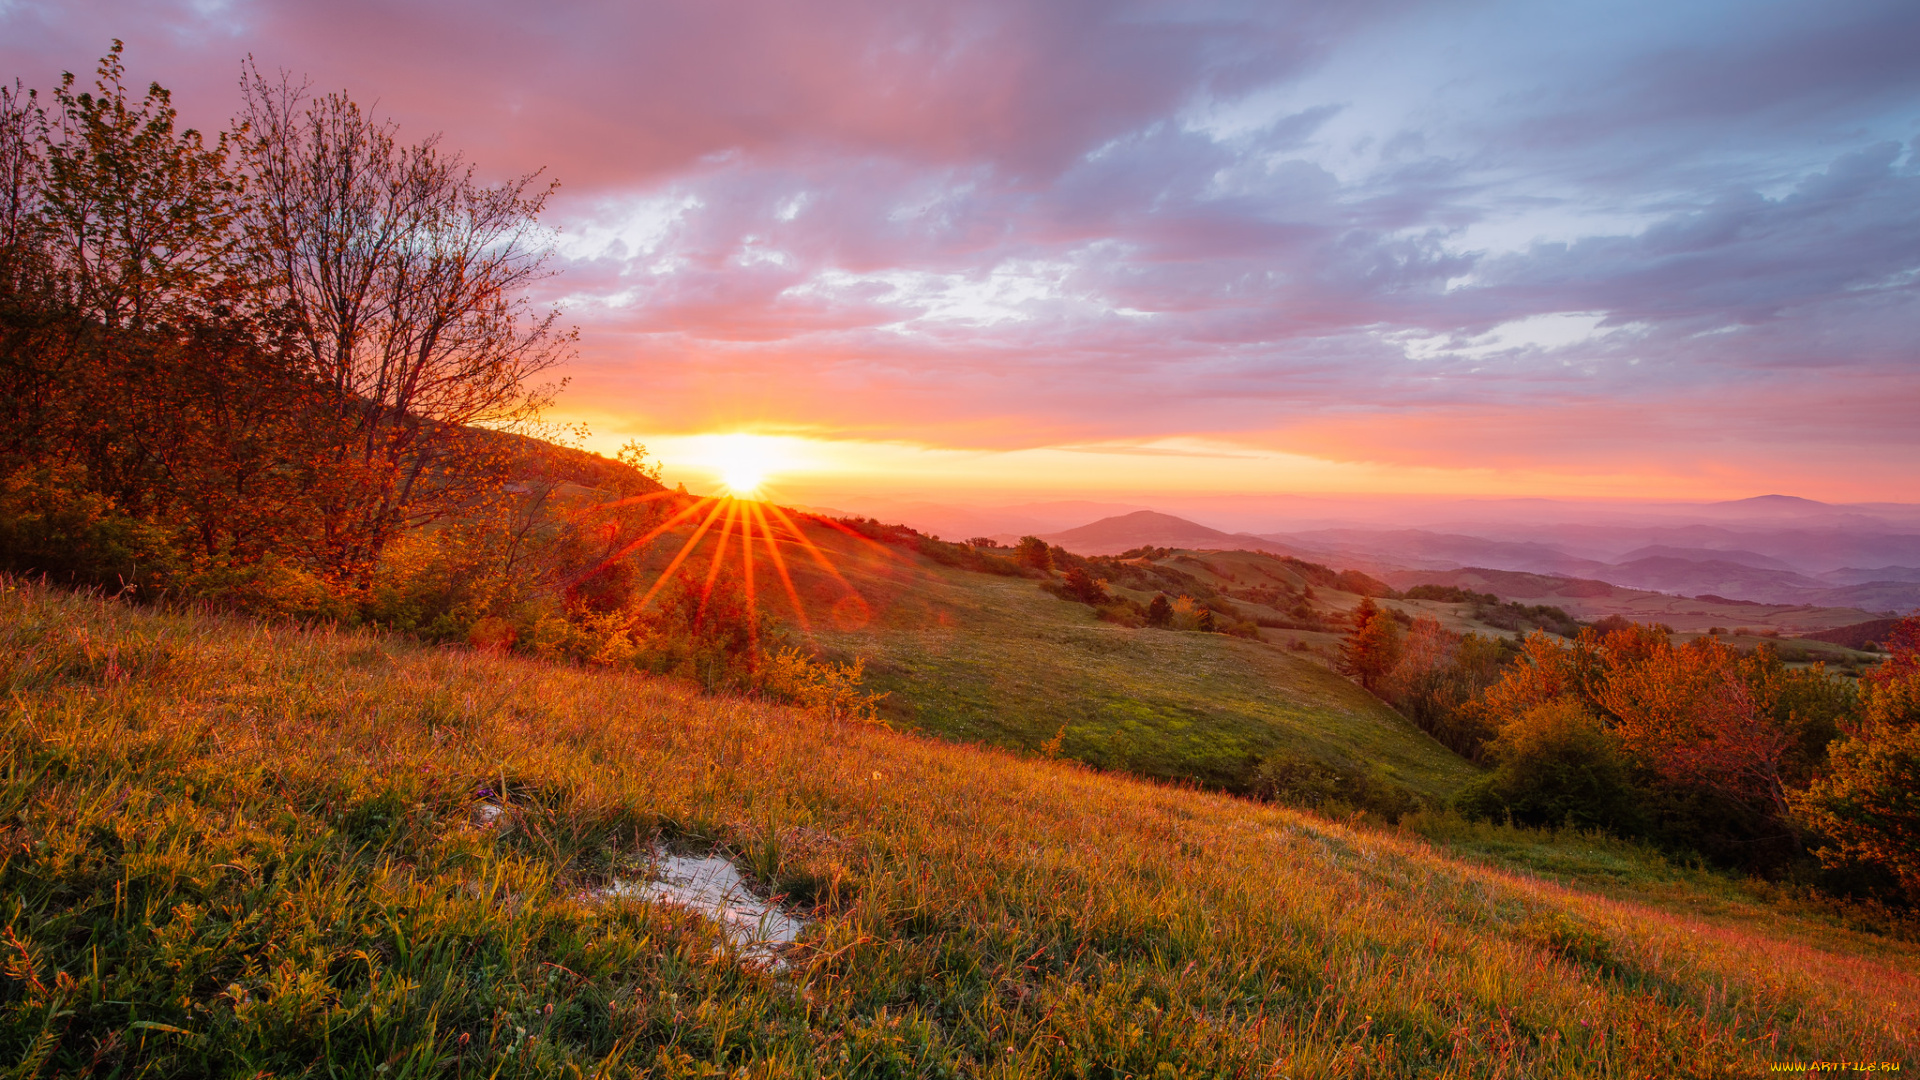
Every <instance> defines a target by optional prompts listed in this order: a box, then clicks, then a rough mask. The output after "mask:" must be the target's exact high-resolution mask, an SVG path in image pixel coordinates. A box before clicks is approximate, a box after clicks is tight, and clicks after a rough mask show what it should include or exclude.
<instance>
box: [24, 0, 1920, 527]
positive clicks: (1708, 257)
mask: <svg viewBox="0 0 1920 1080" xmlns="http://www.w3.org/2000/svg"><path fill="white" fill-rule="evenodd" d="M115 37H118V38H121V39H124V40H125V41H126V43H127V51H126V63H127V67H128V74H129V78H130V81H134V82H145V81H147V80H158V81H160V82H161V83H163V84H165V85H167V86H168V87H170V88H172V89H173V90H174V91H175V95H176V101H177V103H178V104H179V105H180V107H181V111H182V114H183V119H184V120H186V121H187V122H191V123H194V124H197V125H199V126H201V127H204V128H209V129H213V128H218V127H220V126H222V124H223V122H224V121H225V119H226V118H227V117H228V116H230V115H231V114H232V112H233V111H234V109H235V106H236V104H237V99H238V78H239V70H240V64H241V61H242V59H243V58H244V57H246V56H249V55H251V56H252V57H253V58H254V59H255V61H256V62H257V63H258V64H259V65H260V66H261V67H262V68H263V69H265V70H268V71H272V70H274V69H276V68H277V69H284V70H286V71H289V72H292V73H294V74H295V75H297V76H303V77H305V78H308V79H310V80H311V81H312V83H313V85H314V86H315V88H316V89H319V90H332V89H342V90H345V91H346V92H348V93H349V94H350V95H351V96H353V97H354V98H355V99H357V100H359V101H362V102H365V103H371V104H373V105H374V106H375V107H376V109H377V110H378V111H380V112H383V113H385V114H387V115H390V116H391V117H393V118H394V119H396V120H397V121H398V122H399V123H400V124H401V127H402V134H403V135H404V136H410V137H413V138H422V137H425V136H427V135H430V134H432V133H435V132H441V133H444V140H445V143H444V145H446V146H448V147H451V148H455V149H458V150H460V151H462V152H463V153H465V154H466V155H467V157H468V158H469V159H470V160H471V161H473V162H474V163H475V164H476V165H477V166H478V168H479V170H480V173H481V175H482V176H485V177H493V178H506V177H509V176H513V175H518V174H521V173H526V172H531V171H534V170H538V169H544V170H545V173H544V174H543V175H544V176H546V177H551V178H553V179H557V180H558V181H559V182H560V183H561V185H562V187H561V189H560V193H559V195H558V197H557V198H556V200H555V201H554V202H553V203H552V204H551V206H550V208H549V212H548V214H547V216H546V218H545V220H546V222H547V223H548V224H549V225H551V226H553V227H554V228H555V229H556V230H557V233H556V239H555V257H554V258H553V260H552V262H551V263H550V267H551V269H553V270H554V271H556V273H555V274H554V276H553V277H551V278H549V279H548V280H546V281H545V282H543V284H542V286H541V289H542V293H541V297H540V299H541V300H542V302H552V303H558V304H560V305H561V306H562V307H563V309H564V311H565V316H564V318H565V319H566V320H567V321H568V322H570V323H572V324H575V325H577V326H578V327H579V329H580V348H579V355H578V357H577V358H576V359H575V360H574V362H573V363H572V364H571V365H570V366H569V368H568V374H569V375H570V377H571V382H570V383H569V385H568V386H567V388H566V389H565V391H564V392H563V393H562V394H561V396H560V398H559V399H558V402H557V405H556V407H555V409H554V412H553V419H555V420H557V421H581V422H585V423H586V424H588V425H589V427H590V428H591V430H592V432H593V435H592V438H591V439H590V440H589V445H592V446H594V447H595V448H598V449H602V450H611V449H612V448H614V447H616V446H618V445H620V444H621V443H622V442H623V441H625V440H626V439H629V438H634V439H639V440H641V441H643V442H645V443H646V444H647V445H648V447H649V448H650V449H651V450H652V451H653V452H654V453H655V455H656V456H657V457H658V458H659V459H660V460H661V461H662V462H663V463H664V464H665V466H666V471H667V475H668V479H669V480H675V479H680V480H684V481H685V482H687V483H688V485H689V487H691V488H694V489H695V490H699V489H701V488H702V486H703V485H711V484H712V483H714V482H715V478H716V476H717V474H718V472H719V471H720V470H721V469H722V468H723V467H726V466H728V464H729V462H734V461H736V460H737V459H738V458H740V457H742V456H746V457H751V458H755V459H756V460H757V463H758V464H759V466H760V467H762V468H764V469H766V470H770V472H771V477H770V490H771V491H774V492H778V493H782V494H785V495H787V496H789V497H792V498H795V499H796V500H813V501H829V502H831V501H835V500H836V499H837V500H840V501H842V502H844V501H845V500H846V499H848V498H853V497H855V496H857V495H858V494H859V493H861V492H866V493H890V494H891V495H893V496H899V495H902V494H906V493H917V494H925V495H929V496H943V497H944V496H951V497H955V498H990V497H991V498H1013V497H1035V498H1038V497H1097V498H1122V497H1125V498H1145V497H1148V496H1151V495H1153V494H1154V493H1162V494H1164V493H1168V492H1184V493H1189V494H1193V493H1199V494H1210V495H1213V494H1217V495H1223V496H1224V495H1229V494H1249V495H1258V494H1278V493H1328V492H1354V493H1383V494H1392V493H1407V494H1420V495H1424V496H1434V495H1459V496H1519V497H1553V498H1592V499H1628V498H1633V499H1676V500H1684V499H1720V498H1726V499H1733V498H1743V497H1748V496H1754V495H1762V494H1768V493H1774V492H1781V493H1788V494H1794V495H1800V496H1805V497H1808V498H1815V499H1822V500H1826V501H1835V502H1858V501H1904V502H1920V422H1916V419H1915V418H1916V417H1920V343H1917V342H1920V335H1916V330H1920V62H1916V61H1915V59H1914V57H1915V56H1916V55H1920V5H1917V4H1914V3H1912V2H1911V0H1886V2H1878V0H1873V2H1869V0H1803V2H1793V3H1780V2H1767V0H1739V2H1717V0H1695V2H1690V3H1686V4H1674V3H1672V2H1671V0H1661V2H1641V0H1606V2H1604V3H1603V2H1590V0H1561V2H1555V3H1540V2H1538V0H1530V2H1514V0H1508V2H1502V0H1487V2H1446V3H1420V2H1413V0H1405V2H1402V0H1339V2H1331V0H1329V2H1317V0H1264V2H1259V3H1250V4H1232V3H1211V2H1205V0H1188V2H1181V3H1168V4H1148V3H1129V2H1107V3H1087V2H1080V0H1048V2H1044V3H1041V2H1033V0H1028V2H1025V3H1014V2H1005V0H939V2H926V3H921V2H912V0H885V2H880V0H875V2H851V0H815V2H812V3H808V4H792V3H774V2H768V0H687V2H656V0H623V2H619V3H609V2H599V3H554V4H542V5H534V4H526V3H524V2H518V3H504V2H499V0H462V2H460V3H453V2H451V0H438V2H431V0H381V2H378V3H375V2H370V0H332V2H328V3H317V2H306V3H295V2H289V0H185V2H182V0H144V2H130V0H60V2H57V3H52V2H43V0H0V64H4V66H0V73H5V74H8V75H10V76H18V77H19V78H20V79H22V80H23V81H24V82H25V83H26V84H27V85H29V86H39V87H42V88H47V87H50V86H52V85H54V84H55V82H56V81H57V79H58V78H59V74H60V72H61V71H63V70H73V71H77V72H80V73H82V74H83V75H84V74H86V73H88V72H90V71H91V70H92V67H93V65H94V62H95V60H96V59H97V58H98V57H99V56H100V55H101V54H102V53H103V52H105V50H106V47H107V45H108V43H109V40H110V39H112V38H115Z"/></svg>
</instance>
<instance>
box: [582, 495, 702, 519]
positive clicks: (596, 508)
mask: <svg viewBox="0 0 1920 1080" xmlns="http://www.w3.org/2000/svg"><path fill="white" fill-rule="evenodd" d="M679 494H681V493H680V492H678V491H651V492H648V493H647V494H645V495H628V496H627V497H625V498H622V499H614V500H612V501H610V502H603V503H595V504H594V505H592V506H590V507H588V508H587V512H588V513H590V514H597V513H599V512H601V511H602V510H613V509H617V508H619V507H622V506H638V505H639V504H641V503H646V502H652V501H653V500H655V499H671V498H673V497H674V496H676V495H679Z"/></svg>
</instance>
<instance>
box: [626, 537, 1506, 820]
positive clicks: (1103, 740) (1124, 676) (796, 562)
mask: <svg viewBox="0 0 1920 1080" xmlns="http://www.w3.org/2000/svg"><path fill="white" fill-rule="evenodd" d="M800 521H801V522H803V523H804V528H805V530H806V534H807V537H808V541H809V542H810V543H811V544H813V545H814V546H815V547H816V548H817V549H818V550H819V551H820V552H822V553H823V554H824V556H825V558H826V560H827V562H828V563H829V564H830V565H831V566H832V567H833V569H832V570H831V571H828V570H826V569H824V568H823V567H822V566H821V565H820V563H819V562H818V561H816V560H815V559H814V558H813V556H812V552H811V551H809V550H807V549H806V548H805V547H804V546H803V545H802V544H800V543H797V542H795V541H794V540H793V538H792V536H791V534H789V533H785V532H782V533H781V534H780V535H781V540H780V542H779V544H778V548H779V550H780V551H782V552H783V553H784V554H783V558H784V561H785V564H786V566H787V567H788V569H789V572H790V573H791V575H792V577H793V579H794V582H795V585H796V587H797V590H798V591H799V593H800V594H801V597H802V607H803V609H804V614H805V616H806V618H805V620H804V621H805V623H806V625H808V626H809V627H810V632H809V633H808V634H806V635H796V638H797V639H798V640H800V641H802V642H804V641H807V640H811V641H812V642H813V643H814V644H815V645H817V646H819V647H821V648H824V649H825V650H826V651H827V652H828V653H829V654H831V655H833V656H836V657H840V658H844V659H853V658H859V659H861V660H862V661H863V662H864V663H865V664H866V673H867V679H866V684H867V686H869V687H870V688H872V689H874V690H878V691H882V692H886V693H887V694H888V695H889V696H888V699H887V700H886V701H885V702H884V703H883V704H882V709H883V712H884V713H885V715H886V716H887V718H888V719H889V720H890V721H891V722H893V723H895V724H896V725H899V726H903V727H910V728H914V729H918V730H921V731H925V732H928V733H931V734H937V735H941V736H944V737H947V738H952V739H959V740H962V741H965V742H980V743H987V744H991V745H995V746H1001V747H1006V748H1010V749H1024V750H1036V749H1038V748H1039V747H1041V746H1042V745H1043V744H1045V743H1046V742H1047V741H1048V740H1050V739H1053V738H1055V737H1056V736H1058V737H1059V738H1060V752H1061V753H1062V754H1064V755H1065V756H1067V757H1070V758H1075V759H1078V760H1080V761H1084V762H1086V763H1088V764H1092V765H1096V766H1098V767H1100V768H1105V769H1118V770H1123V771H1126V772H1131V773H1135V774H1137V775H1141V776H1150V777H1156V778H1160V779H1172V780H1191V781H1195V782H1198V783H1201V784H1204V785H1207V786H1210V787H1220V788H1226V789H1229V790H1241V791H1244V790H1248V789H1250V788H1251V787H1252V786H1253V784H1254V776H1255V772H1256V770H1257V768H1258V766H1259V763H1260V760H1261V759H1262V758H1263V757H1265V756H1267V755H1269V754H1272V753H1273V752H1275V751H1276V750H1282V749H1284V750H1286V751H1288V752H1291V753H1296V754H1304V755H1307V756H1310V757H1315V758H1319V759H1321V760H1323V761H1326V762H1328V763H1330V764H1334V765H1337V766H1342V767H1347V768H1352V769H1357V770H1360V771H1368V770H1372V769H1376V768H1377V769H1379V770H1381V771H1383V772H1385V773H1386V774H1387V776H1388V777H1389V778H1391V779H1392V780H1394V781H1396V782H1398V783H1399V784H1401V785H1402V786H1405V787H1407V788H1410V789H1412V790H1413V791H1415V792H1418V793H1420V794H1422V795H1424V796H1425V797H1426V798H1427V799H1428V800H1429V801H1430V802H1434V803H1444V802H1445V801H1446V800H1447V799H1448V798H1450V797H1451V796H1452V794H1453V793H1454V792H1455V791H1456V790H1458V788H1459V787H1460V785H1461V784H1463V783H1465V782H1466V780H1468V779H1469V778H1470V777H1471V776H1472V775H1473V773H1474V771H1475V770H1474V767H1473V766H1471V765H1469V764H1468V763H1467V762H1466V761H1464V760H1462V759H1461V758H1460V757H1458V756H1457V755H1455V754H1454V753H1453V752H1452V751H1450V750H1448V749H1446V748H1445V747H1443V746H1441V745H1440V744H1439V743H1437V742H1435V741H1434V740H1433V739H1432V738H1430V737H1429V736H1427V735H1426V734H1425V733H1424V732H1422V731H1420V730H1419V729H1418V728H1417V727H1415V726H1414V725H1413V724H1411V723H1410V722H1408V721H1407V720H1406V719H1404V718H1403V717H1401V716H1399V715H1398V714H1397V713H1395V712H1394V711H1393V710H1392V709H1389V708H1388V707H1386V706H1385V705H1384V704H1382V703H1381V702H1380V701H1379V700H1378V699H1377V698H1375V697H1373V695H1371V694H1368V693H1366V692H1365V691H1363V690H1361V689H1360V688H1359V687H1357V686H1355V685H1354V684H1353V683H1352V682H1350V681H1349V680H1347V679H1345V678H1342V677H1340V676H1338V675H1335V674H1333V673H1332V672H1330V671H1329V670H1327V668H1326V667H1325V666H1324V665H1323V664H1321V663H1316V662H1314V661H1312V660H1308V659H1304V658H1302V657H1301V656H1300V655H1299V654H1297V653H1293V652H1290V651H1289V650H1287V649H1285V648H1282V647H1281V646H1280V645H1279V644H1277V643H1269V642H1261V641H1246V640H1241V639H1237V638H1231V637H1227V636H1224V635H1220V634H1205V633H1197V632H1178V631H1167V630H1154V629H1145V628H1138V629H1130V628H1127V627H1122V626H1116V625H1113V624H1111V623H1104V622H1100V621H1099V620H1098V619H1096V618H1095V616H1094V613H1093V610H1092V609H1091V608H1089V607H1087V606H1086V605H1084V604H1077V603H1070V602H1065V601H1062V600H1059V599H1056V598H1055V597H1053V596H1051V595H1049V594H1047V593H1045V592H1043V591H1041V588H1040V585H1039V582H1037V581H1036V580H1034V579H1032V578H1027V577H1002V576H994V575H992V574H985V573H976V572H972V571H968V570H963V569H958V568H955V567H950V566H943V565H940V564H939V563H937V562H934V561H932V560H930V559H928V558H926V557H924V556H923V555H920V554H917V553H916V552H915V551H914V550H913V549H912V548H911V547H906V546H900V545H894V544H878V543H875V542H873V541H871V540H866V539H861V538H856V537H853V536H849V535H847V534H845V533H843V532H840V531H838V530H836V529H833V528H831V527H829V526H827V525H825V524H823V523H821V522H819V521H817V520H813V519H807V518H802V519H800ZM710 535H711V534H710ZM720 543H721V540H720V539H719V538H718V537H713V538H711V539H704V540H702V542H701V545H700V546H699V547H697V548H695V549H694V550H693V553H692V554H691V555H689V556H688V559H687V565H692V566H695V567H698V568H703V569H704V568H705V567H707V566H708V565H710V561H711V559H712V551H713V548H714V547H715V546H716V545H718V544H720ZM731 543H732V541H729V544H730V545H731ZM680 546H681V545H680V544H678V543H672V542H666V543H662V544H660V545H659V546H658V547H657V548H656V549H654V550H652V551H649V552H647V553H646V555H645V556H644V561H643V565H644V567H645V569H644V570H643V571H642V577H643V578H651V577H652V576H654V575H655V574H657V573H658V572H659V571H660V570H662V569H664V568H665V566H666V565H667V564H668V562H669V560H670V556H671V555H672V554H673V553H674V552H675V551H677V550H678V549H679V548H680ZM729 550H731V547H729ZM1217 561H1218V560H1217ZM1264 561H1265V562H1268V563H1271V562H1272V560H1264ZM1170 562H1171V563H1173V564H1177V565H1181V566H1183V567H1184V568H1185V569H1184V570H1183V572H1191V573H1193V574H1200V575H1207V574H1208V572H1207V570H1206V569H1205V568H1206V567H1207V566H1209V565H1212V564H1209V563H1207V562H1205V561H1203V560H1199V559H1195V558H1192V557H1190V556H1176V557H1175V558H1174V559H1173V560H1170ZM734 565H737V558H736V561H735V563H734ZM1276 565H1277V564H1276ZM757 575H758V580H761V581H765V580H767V579H768V578H770V577H772V575H771V574H770V573H769V569H768V568H767V567H765V566H762V567H761V568H760V569H759V570H758V571H757ZM1208 576H1211V575H1208ZM850 592H851V593H852V594H853V595H856V596H857V597H858V600H854V599H852V598H851V597H850V595H849V593H850ZM761 595H762V596H763V597H764V598H765V600H766V602H767V603H768V604H769V605H770V607H771V608H772V609H773V610H775V611H776V612H778V613H779V614H781V615H782V616H783V617H785V618H786V619H787V620H788V621H789V623H790V624H792V625H795V626H798V625H800V624H801V623H802V621H803V620H802V618H801V615H800V614H796V613H795V612H794V610H793V608H792V605H791V603H790V602H789V601H787V600H785V598H784V596H783V595H782V594H781V592H779V591H778V590H777V589H776V588H772V587H763V591H762V593H761ZM1333 595H1340V594H1333ZM1348 602H1351V599H1349V601H1348ZM1321 636H1325V635H1321Z"/></svg>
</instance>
